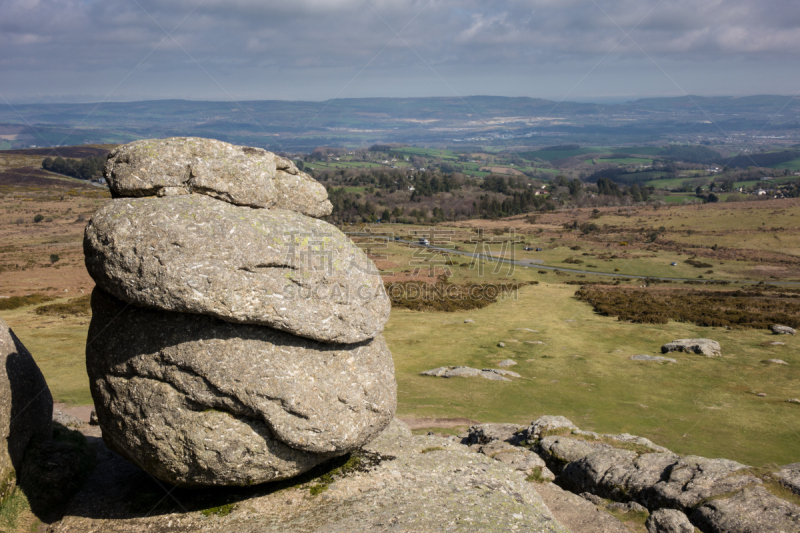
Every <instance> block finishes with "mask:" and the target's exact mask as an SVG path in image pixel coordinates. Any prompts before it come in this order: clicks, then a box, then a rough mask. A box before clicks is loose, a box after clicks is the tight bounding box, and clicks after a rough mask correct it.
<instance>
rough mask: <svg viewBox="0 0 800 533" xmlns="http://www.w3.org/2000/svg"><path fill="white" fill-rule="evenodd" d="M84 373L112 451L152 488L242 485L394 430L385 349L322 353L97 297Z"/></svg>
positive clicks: (313, 345) (266, 332)
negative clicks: (154, 480)
mask: <svg viewBox="0 0 800 533" xmlns="http://www.w3.org/2000/svg"><path fill="white" fill-rule="evenodd" d="M92 310H93V316H92V322H91V325H90V328H89V339H90V342H89V343H88V344H87V349H86V365H87V370H88V373H89V378H90V384H91V389H92V396H93V398H94V402H95V406H96V409H97V417H98V419H99V422H100V425H101V427H102V428H103V437H104V440H105V441H106V442H107V444H108V445H109V447H110V448H112V449H114V450H115V451H117V452H119V453H120V454H121V455H123V456H125V457H127V458H129V459H131V460H132V461H133V462H135V463H136V464H138V465H140V466H142V467H143V468H145V469H146V470H148V471H149V472H151V473H153V474H154V475H156V476H157V477H160V478H161V479H163V480H165V481H169V482H171V483H181V484H188V485H231V484H232V485H246V484H250V483H260V482H264V481H271V480H276V479H283V478H287V477H291V476H294V475H296V474H298V473H300V472H303V471H305V470H308V469H309V468H311V467H313V466H314V465H316V464H318V463H319V462H321V461H323V460H325V459H326V458H329V457H332V456H336V455H342V454H344V453H347V452H350V451H352V450H355V449H357V448H360V447H361V446H363V445H364V444H365V443H366V442H368V441H369V440H370V439H372V438H373V437H374V436H375V435H377V434H378V433H379V432H380V431H381V430H383V428H384V427H386V425H387V424H389V422H390V421H391V420H392V417H393V415H394V410H395V406H396V388H395V383H394V366H393V363H392V358H391V354H390V352H389V350H388V348H387V346H386V343H385V341H384V340H383V337H381V336H379V337H376V338H375V339H373V340H370V341H364V342H361V343H357V344H350V345H343V344H326V343H318V342H314V341H311V340H308V339H304V338H300V337H295V336H293V335H289V334H286V333H283V332H280V331H277V330H274V329H271V328H265V327H260V326H252V325H245V324H232V323H230V322H225V321H222V320H218V319H215V318H213V317H207V316H201V315H192V314H184V313H173V312H168V311H155V310H150V309H144V308H139V307H136V306H132V305H126V304H125V303H124V302H122V301H119V300H117V299H115V298H113V297H112V296H109V295H107V294H104V293H103V292H102V291H101V290H99V289H95V291H94V293H93V294H92Z"/></svg>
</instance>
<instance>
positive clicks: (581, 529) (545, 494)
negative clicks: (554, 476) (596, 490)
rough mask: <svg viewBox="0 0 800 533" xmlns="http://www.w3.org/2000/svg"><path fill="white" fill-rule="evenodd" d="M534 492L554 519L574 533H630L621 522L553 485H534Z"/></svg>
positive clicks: (575, 495)
mask: <svg viewBox="0 0 800 533" xmlns="http://www.w3.org/2000/svg"><path fill="white" fill-rule="evenodd" d="M536 492H538V493H539V495H540V496H541V497H542V500H544V503H545V505H547V507H548V508H549V509H550V511H551V512H552V513H553V516H555V517H556V519H557V520H558V521H559V522H561V523H562V524H564V526H566V527H568V528H570V529H571V530H572V531H574V532H575V533H630V532H631V530H630V529H628V528H627V526H625V524H623V523H622V522H621V521H619V520H618V519H616V518H615V517H613V516H611V515H610V514H608V513H607V512H605V511H601V510H600V509H598V508H597V507H596V506H595V505H594V504H593V503H591V502H589V501H587V500H585V499H583V498H581V497H580V496H578V495H577V494H573V493H571V492H568V491H566V490H564V489H562V488H561V487H559V486H558V485H556V484H555V483H542V484H540V485H536Z"/></svg>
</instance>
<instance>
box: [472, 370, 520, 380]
mask: <svg viewBox="0 0 800 533" xmlns="http://www.w3.org/2000/svg"><path fill="white" fill-rule="evenodd" d="M482 371H483V372H493V373H495V374H499V375H501V376H510V377H512V378H521V377H522V376H520V375H519V374H517V373H516V372H512V371H511V370H500V369H497V368H484V369H483V370H482ZM484 377H485V376H484Z"/></svg>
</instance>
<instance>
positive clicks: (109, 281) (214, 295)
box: [84, 196, 391, 343]
mask: <svg viewBox="0 0 800 533" xmlns="http://www.w3.org/2000/svg"><path fill="white" fill-rule="evenodd" d="M84 253H85V256H86V268H87V269H88V270H89V274H90V275H91V276H92V278H94V280H95V282H96V283H97V285H98V286H99V287H100V288H102V289H103V290H104V291H106V292H108V293H110V294H113V295H114V296H116V297H117V298H119V299H121V300H124V301H126V302H129V303H132V304H135V305H137V306H144V307H151V308H155V309H165V310H168V311H180V312H184V313H198V314H204V315H210V316H215V317H217V318H220V319H222V320H227V321H230V322H240V323H245V324H259V325H264V326H270V327H273V328H277V329H281V330H283V331H287V332H289V333H292V334H294V335H299V336H301V337H308V338H310V339H314V340H319V341H323V342H340V343H352V342H361V341H364V340H367V339H371V338H373V337H374V336H376V335H378V334H379V333H381V331H383V325H384V324H385V323H386V321H387V320H388V318H389V311H390V309H391V303H390V301H389V297H388V296H387V295H386V292H385V290H384V288H383V283H382V281H381V278H380V276H379V275H377V272H376V271H375V267H374V265H372V262H371V261H370V260H369V259H368V258H367V257H366V255H365V254H364V253H363V252H362V251H361V250H360V249H359V248H358V247H356V246H355V245H354V244H353V243H352V242H351V241H350V240H349V239H348V238H347V236H346V235H344V234H343V233H342V232H340V231H339V230H338V229H336V228H335V227H334V226H332V225H330V224H328V223H326V222H323V221H321V220H316V219H313V218H309V217H305V216H303V215H300V214H298V213H293V212H291V211H284V210H279V209H259V210H254V209H250V208H247V207H238V206H234V205H231V204H228V203H225V202H220V201H218V200H214V199H212V198H208V197H205V196H182V197H177V198H163V199H162V198H137V199H124V200H115V201H113V202H111V203H110V204H108V205H106V206H105V207H104V208H102V209H101V210H100V211H98V212H97V213H96V214H95V215H94V216H93V217H92V219H91V221H90V222H89V224H88V225H87V227H86V232H85V238H84Z"/></svg>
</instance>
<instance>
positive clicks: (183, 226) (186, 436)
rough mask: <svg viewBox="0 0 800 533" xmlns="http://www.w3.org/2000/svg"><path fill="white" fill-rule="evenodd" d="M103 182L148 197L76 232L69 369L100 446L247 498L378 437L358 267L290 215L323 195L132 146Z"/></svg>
mask: <svg viewBox="0 0 800 533" xmlns="http://www.w3.org/2000/svg"><path fill="white" fill-rule="evenodd" d="M106 171H107V176H108V179H109V181H110V183H111V184H112V185H111V186H112V191H114V194H115V195H116V196H151V197H147V198H117V199H116V200H113V201H112V202H111V203H110V204H109V205H107V206H105V207H104V208H103V209H101V210H100V211H99V212H98V213H96V214H95V215H94V216H93V217H92V220H91V221H90V222H89V224H88V225H87V227H86V231H85V238H84V251H85V255H86V266H87V269H88V270H89V273H90V274H91V275H92V277H93V278H94V280H95V282H96V283H97V287H96V288H95V291H94V293H93V295H92V322H91V325H90V332H89V340H88V342H87V349H86V363H87V370H88V373H89V378H90V387H91V391H92V397H93V399H94V401H95V407H96V415H97V421H98V423H99V425H100V427H101V428H102V432H103V438H104V441H105V442H106V443H107V445H108V446H109V448H111V449H113V450H114V451H116V452H117V453H119V454H120V455H122V456H123V457H125V458H127V459H129V460H130V461H131V462H133V463H134V464H136V465H137V466H139V467H141V468H143V469H145V470H146V471H148V472H149V473H150V474H152V475H153V476H155V477H157V478H159V479H161V480H164V481H167V482H169V483H173V484H179V485H181V486H193V487H197V486H211V485H223V486H230V485H237V486H248V485H252V484H257V483H263V482H267V481H275V480H282V479H286V478H290V477H293V476H296V475H298V474H300V473H303V472H306V471H308V470H309V469H311V468H313V467H314V466H316V465H319V464H320V463H323V462H324V461H326V460H328V459H330V458H332V457H337V456H341V455H344V454H347V453H349V452H351V451H354V450H357V449H359V448H361V447H362V446H364V445H365V444H366V443H367V442H369V441H370V440H371V439H373V438H374V437H375V436H376V435H378V434H379V433H380V432H381V431H382V430H383V429H384V428H385V427H386V425H387V424H388V423H389V422H390V421H391V419H392V417H393V415H394V411H395V407H396V384H395V380H394V365H393V362H392V358H391V353H390V352H389V349H388V347H387V346H386V343H385V341H384V340H383V337H382V336H381V331H382V330H383V326H384V324H385V323H386V320H387V319H388V316H389V310H390V303H389V299H388V297H387V295H386V293H385V291H384V289H383V283H382V281H381V278H380V276H379V275H378V273H377V271H376V269H375V266H374V265H373V264H372V262H371V261H370V260H369V259H368V258H367V257H366V255H365V254H364V253H363V252H361V250H359V249H358V247H356V246H355V245H354V244H353V243H352V242H351V241H350V240H349V239H348V238H347V237H346V236H345V235H344V234H343V233H341V232H340V231H339V230H337V229H336V228H335V227H334V226H332V225H330V224H327V223H326V222H323V221H321V220H316V219H314V218H310V217H309V216H307V215H323V214H326V213H327V212H328V211H326V209H327V208H325V207H324V206H325V205H327V206H330V204H329V203H328V202H327V195H326V193H325V189H324V188H322V187H321V186H319V184H317V183H316V182H314V181H313V180H311V178H309V177H308V176H305V175H302V174H300V173H298V172H297V171H296V169H295V168H294V167H293V165H291V163H290V162H288V161H285V160H281V159H280V158H277V157H276V156H274V154H270V153H269V152H265V151H263V150H255V149H248V148H240V147H235V146H232V145H228V144H226V143H219V142H217V141H207V140H204V139H168V140H166V141H152V142H151V141H145V142H141V143H133V144H132V145H129V146H127V147H122V148H121V149H119V150H117V151H115V152H114V153H113V154H112V155H111V156H110V158H109V163H108V166H107V168H106ZM304 176H305V177H304ZM320 191H321V192H320ZM195 193H199V194H195ZM254 207H256V208H261V209H253V208H254ZM495 375H496V374H495ZM498 377H500V376H499V375H498Z"/></svg>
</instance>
